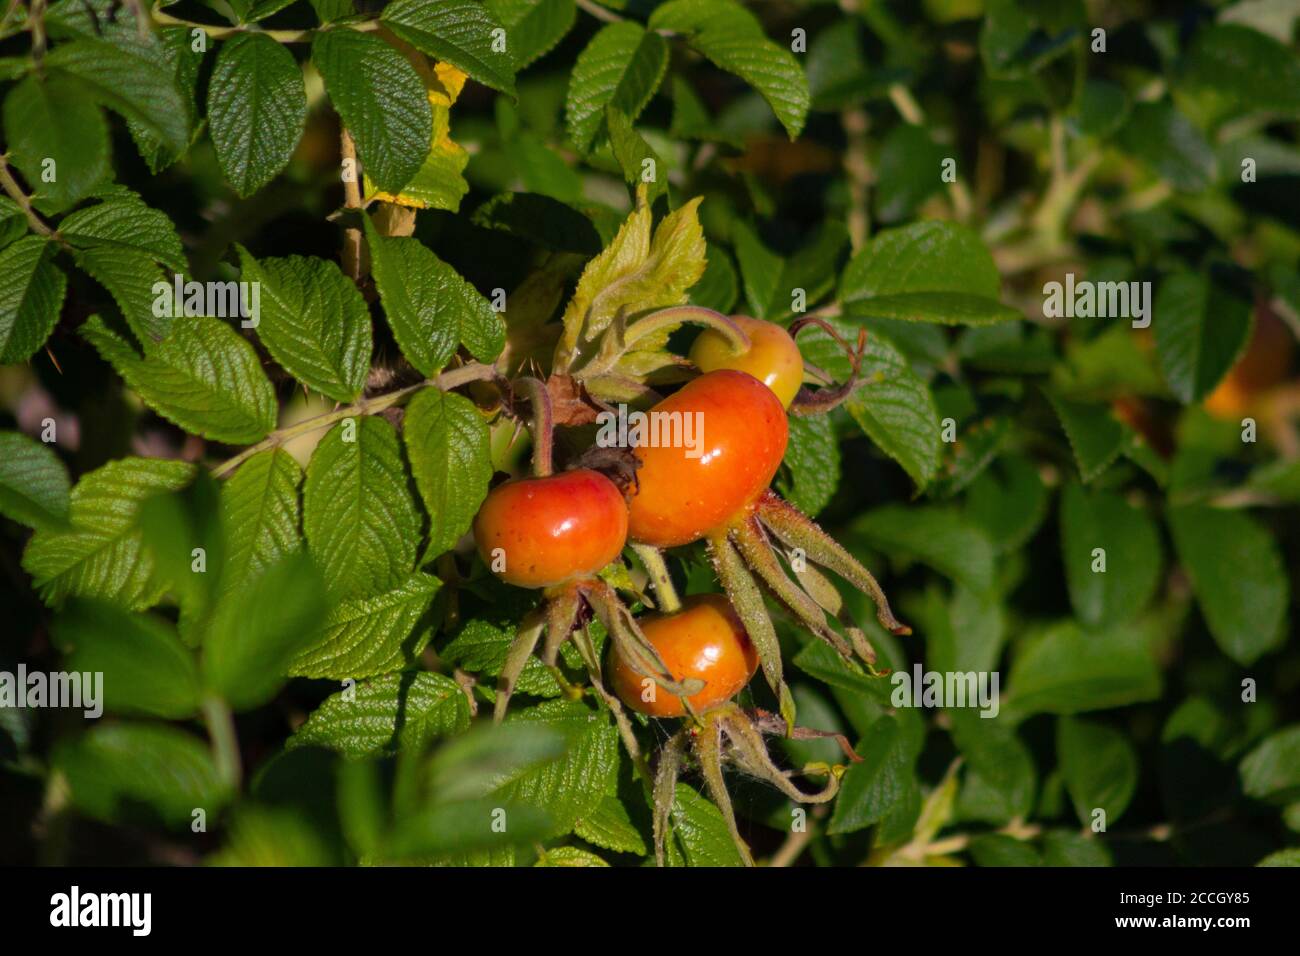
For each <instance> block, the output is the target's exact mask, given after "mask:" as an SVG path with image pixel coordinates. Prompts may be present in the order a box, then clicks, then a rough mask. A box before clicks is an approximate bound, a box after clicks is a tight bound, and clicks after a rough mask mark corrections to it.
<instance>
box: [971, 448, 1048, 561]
mask: <svg viewBox="0 0 1300 956" xmlns="http://www.w3.org/2000/svg"><path fill="white" fill-rule="evenodd" d="M1047 498H1048V494H1047V486H1046V485H1044V484H1043V479H1042V477H1041V476H1040V475H1039V474H1038V468H1037V466H1035V465H1034V463H1033V462H1031V461H1030V460H1029V459H1027V458H1024V457H1022V456H1020V455H1016V454H1009V455H1003V456H1002V457H1000V458H999V459H998V460H997V461H995V462H994V463H993V464H992V466H990V468H989V469H988V470H987V471H985V472H983V473H982V474H981V475H980V476H979V477H978V478H976V479H975V481H974V482H973V483H972V484H971V486H970V488H969V489H968V490H967V492H966V513H967V514H968V515H969V516H970V518H971V519H972V520H973V521H974V522H975V523H976V524H978V525H979V526H980V527H981V528H983V529H984V531H985V532H986V533H987V534H988V536H989V538H990V539H992V541H993V547H994V549H995V550H996V551H997V552H999V553H1003V554H1004V553H1006V552H1009V551H1014V550H1016V549H1017V548H1020V547H1022V546H1023V545H1024V544H1025V543H1026V542H1028V541H1029V540H1030V539H1031V538H1032V537H1033V536H1034V533H1035V532H1036V531H1037V530H1038V528H1039V527H1040V526H1041V525H1042V523H1043V519H1044V518H1046V517H1047Z"/></svg>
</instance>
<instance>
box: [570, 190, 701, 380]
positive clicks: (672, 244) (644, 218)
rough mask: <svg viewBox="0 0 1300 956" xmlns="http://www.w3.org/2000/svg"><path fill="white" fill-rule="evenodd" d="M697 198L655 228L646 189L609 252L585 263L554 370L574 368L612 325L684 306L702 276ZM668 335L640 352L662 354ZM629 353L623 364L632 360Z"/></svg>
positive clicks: (643, 344)
mask: <svg viewBox="0 0 1300 956" xmlns="http://www.w3.org/2000/svg"><path fill="white" fill-rule="evenodd" d="M699 204H700V198H699V197H697V198H695V199H692V200H691V201H690V202H688V203H686V204H685V205H684V206H682V207H681V208H680V209H677V210H675V211H673V212H672V213H670V214H669V215H668V216H666V217H665V218H664V220H663V222H661V223H660V224H659V227H658V228H657V229H652V224H651V214H650V207H649V205H647V204H646V202H645V187H644V186H641V187H639V188H638V190H637V204H636V208H635V209H634V210H633V211H632V214H631V215H630V216H628V218H627V221H626V222H624V223H623V225H622V226H621V227H620V228H619V230H618V235H616V236H615V237H614V241H613V242H611V243H610V244H609V246H608V248H606V249H605V251H604V252H602V253H600V254H599V255H598V256H596V258H594V259H592V260H591V261H590V262H589V263H587V267H586V269H584V270H583V272H582V278H581V279H580V280H578V288H577V291H575V292H574V294H573V298H572V299H571V300H570V301H569V305H568V308H567V309H565V312H564V334H563V336H562V337H561V339H560V345H559V349H558V350H557V352H556V362H555V365H556V368H572V367H574V366H575V365H576V364H578V362H579V360H580V359H581V358H583V357H584V356H585V355H587V354H588V353H592V352H594V351H595V348H596V346H595V342H596V340H597V339H598V338H599V337H600V335H601V333H602V332H604V331H605V330H606V329H607V328H609V326H610V323H611V322H613V321H614V319H615V317H616V316H617V315H618V314H619V313H620V312H622V313H623V314H624V315H626V316H633V315H636V314H637V313H641V312H646V311H648V310H651V309H662V308H666V307H668V306H671V305H680V304H682V303H683V302H685V301H686V292H687V290H688V289H690V288H691V286H693V285H695V283H696V282H698V281H699V279H700V276H701V275H703V274H704V266H705V245H704V231H703V229H701V227H700V220H699V216H698V215H697V213H696V210H697V208H698V207H699ZM668 331H670V330H667V329H665V330H664V332H663V334H662V335H658V336H651V337H648V338H647V339H646V340H642V341H641V342H639V343H638V346H639V348H638V350H637V351H647V350H649V351H660V350H662V348H663V344H664V342H665V341H666V340H667V336H668ZM631 357H632V356H631V355H630V354H629V355H628V356H625V359H630V358H631Z"/></svg>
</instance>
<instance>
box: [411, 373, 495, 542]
mask: <svg viewBox="0 0 1300 956" xmlns="http://www.w3.org/2000/svg"><path fill="white" fill-rule="evenodd" d="M403 438H404V439H405V441H406V455H407V457H408V458H409V459H410V461H411V471H412V473H413V474H414V475H415V485H416V487H417V488H418V489H419V490H420V497H421V498H422V499H423V500H424V507H425V510H426V511H428V513H429V545H428V548H427V550H426V552H425V557H426V558H432V557H436V556H438V555H440V554H442V553H444V552H446V551H449V550H450V549H451V548H452V547H453V546H454V545H455V544H456V542H457V541H459V540H460V537H461V535H463V534H465V532H467V531H468V530H469V526H470V522H471V521H473V520H474V515H475V514H476V513H477V512H478V507H479V505H481V504H482V503H483V499H484V498H485V497H486V496H487V489H488V482H489V481H490V480H491V478H492V471H493V468H492V459H491V455H490V453H489V448H488V427H487V424H486V423H485V422H484V421H483V416H482V415H480V414H479V411H478V409H477V408H476V407H475V405H474V403H473V402H471V401H470V400H469V399H468V398H465V397H464V396H463V395H457V394H455V393H454V392H443V391H441V390H440V389H437V388H426V389H424V390H423V391H421V392H419V393H418V394H417V395H416V396H415V397H414V398H413V399H411V401H410V402H409V403H408V404H407V407H406V418H405V419H404V420H403Z"/></svg>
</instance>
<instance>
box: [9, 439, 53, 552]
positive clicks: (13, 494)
mask: <svg viewBox="0 0 1300 956" xmlns="http://www.w3.org/2000/svg"><path fill="white" fill-rule="evenodd" d="M69 488H70V483H69V481H68V469H67V468H65V467H64V466H63V462H62V461H60V460H59V456H58V455H56V454H54V449H52V448H51V447H50V446H49V445H47V444H45V443H44V442H39V441H37V440H36V439H34V438H28V437H27V436H26V435H24V434H22V433H20V432H0V515H4V516H5V517H6V518H11V519H13V520H14V521H17V522H18V523H19V524H25V525H27V526H28V527H29V528H36V529H38V530H41V529H46V530H51V531H57V530H60V529H62V528H66V527H67V524H68V508H69V494H68V492H69Z"/></svg>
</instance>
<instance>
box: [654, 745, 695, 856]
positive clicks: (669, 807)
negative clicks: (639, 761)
mask: <svg viewBox="0 0 1300 956" xmlns="http://www.w3.org/2000/svg"><path fill="white" fill-rule="evenodd" d="M688 733H689V731H686V730H682V731H679V732H678V733H676V734H674V735H673V736H672V737H670V738H669V739H668V742H667V743H665V744H664V745H663V747H662V748H660V751H659V765H658V766H657V767H655V779H654V841H655V865H656V866H664V865H665V861H664V848H665V845H666V844H667V842H668V832H669V826H670V823H671V820H672V812H673V803H674V802H676V800H677V777H678V776H679V775H680V774H681V769H682V759H683V758H684V757H685V755H686V741H687V734H688Z"/></svg>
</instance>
